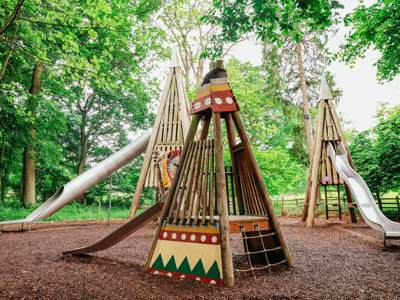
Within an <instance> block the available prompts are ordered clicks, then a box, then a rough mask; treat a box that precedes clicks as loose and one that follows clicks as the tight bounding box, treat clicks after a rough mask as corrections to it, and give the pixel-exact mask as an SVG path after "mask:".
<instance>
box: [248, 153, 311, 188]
mask: <svg viewBox="0 0 400 300" xmlns="http://www.w3.org/2000/svg"><path fill="white" fill-rule="evenodd" d="M255 156H256V160H257V162H258V165H259V167H260V170H261V174H262V176H263V178H264V181H265V183H266V185H267V188H268V192H269V193H270V194H271V195H281V194H286V193H293V192H300V191H303V190H304V189H305V182H306V168H305V167H304V166H302V165H300V164H299V163H297V162H296V161H295V160H294V159H293V158H291V157H290V155H289V154H288V153H285V152H282V151H278V150H272V151H256V152H255Z"/></svg>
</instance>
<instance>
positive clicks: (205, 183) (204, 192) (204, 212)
mask: <svg viewBox="0 0 400 300" xmlns="http://www.w3.org/2000/svg"><path fill="white" fill-rule="evenodd" d="M206 146H207V154H206V162H205V170H204V180H203V184H202V189H201V199H202V218H201V223H202V224H205V222H206V217H207V215H210V212H209V210H208V209H207V208H208V207H207V195H208V193H207V188H208V174H209V171H210V155H211V141H210V140H207V141H206Z"/></svg>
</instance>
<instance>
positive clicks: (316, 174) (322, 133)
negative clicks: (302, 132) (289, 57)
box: [302, 75, 357, 228]
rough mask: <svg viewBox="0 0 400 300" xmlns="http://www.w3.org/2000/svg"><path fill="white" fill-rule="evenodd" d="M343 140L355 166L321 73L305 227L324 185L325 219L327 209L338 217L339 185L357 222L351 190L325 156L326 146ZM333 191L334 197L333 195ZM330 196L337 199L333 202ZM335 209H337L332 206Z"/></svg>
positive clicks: (305, 211)
mask: <svg viewBox="0 0 400 300" xmlns="http://www.w3.org/2000/svg"><path fill="white" fill-rule="evenodd" d="M339 143H343V146H344V147H345V148H346V149H347V153H348V160H349V163H350V165H351V166H352V167H353V168H354V164H353V160H352V158H351V155H350V152H349V151H348V147H347V144H346V140H345V138H344V134H343V131H342V128H341V126H340V122H339V118H338V116H337V114H336V111H335V107H334V105H333V103H332V95H331V93H330V91H329V88H328V84H327V83H326V79H325V76H324V75H323V76H322V79H321V86H320V94H319V103H318V117H317V128H316V133H315V140H314V151H313V160H312V162H311V163H310V167H309V170H308V176H307V190H306V197H305V201H304V207H303V212H302V220H303V221H306V225H307V227H309V228H311V227H313V226H314V219H315V214H316V210H317V204H318V203H317V200H318V199H322V197H321V187H322V188H323V195H324V203H323V204H324V205H325V212H326V216H327V218H328V217H329V212H330V211H333V210H334V211H336V212H338V214H339V217H340V218H341V213H342V209H341V199H340V194H341V193H340V186H344V190H345V193H346V200H347V207H348V208H349V212H350V216H351V221H352V222H353V223H356V222H357V218H356V214H355V211H354V205H353V201H352V197H351V192H350V189H349V187H348V183H347V182H346V181H344V180H343V178H342V177H341V176H340V175H339V174H338V172H337V170H336V169H335V168H334V166H333V164H332V161H331V158H330V157H329V156H328V153H327V151H328V146H329V145H330V144H333V145H336V144H339ZM332 193H333V197H332ZM332 199H334V200H336V202H335V203H332ZM332 208H336V209H332Z"/></svg>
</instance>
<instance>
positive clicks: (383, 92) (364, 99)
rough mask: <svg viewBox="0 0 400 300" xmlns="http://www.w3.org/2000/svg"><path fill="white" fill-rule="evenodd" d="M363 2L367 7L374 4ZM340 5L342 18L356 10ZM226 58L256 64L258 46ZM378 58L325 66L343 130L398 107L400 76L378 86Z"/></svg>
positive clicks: (333, 45)
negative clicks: (337, 96)
mask: <svg viewBox="0 0 400 300" xmlns="http://www.w3.org/2000/svg"><path fill="white" fill-rule="evenodd" d="M364 2H365V3H366V4H367V5H370V4H372V3H374V2H375V1H372V0H365V1H364ZM341 3H342V4H343V5H344V8H343V9H342V10H341V11H340V14H341V16H342V17H344V16H345V15H346V14H348V13H350V12H351V11H352V10H353V9H354V8H355V7H357V4H358V0H342V1H341ZM346 33H348V29H347V28H345V27H344V25H343V24H340V25H338V32H337V33H336V34H335V35H332V36H331V37H330V39H329V42H328V45H327V46H328V48H329V50H331V51H332V52H335V51H337V50H338V48H339V46H340V45H341V44H342V43H343V42H344V40H345V35H346ZM228 57H235V58H237V59H239V60H240V61H242V62H251V63H252V64H253V65H260V64H261V57H262V56H261V47H260V46H259V45H257V43H256V42H255V41H254V40H253V41H252V40H249V41H244V42H242V43H241V44H239V45H237V46H235V47H234V48H232V50H231V51H230V54H229V55H228ZM378 58H379V54H378V53H377V52H376V51H374V50H369V51H367V53H366V55H365V57H364V58H362V59H358V60H357V62H356V63H355V64H354V65H353V66H349V65H346V64H345V63H343V62H340V61H335V62H333V63H331V65H329V66H328V67H327V69H328V70H329V71H330V72H331V73H332V74H333V75H334V78H335V81H336V84H337V86H338V87H339V88H340V89H342V91H343V95H342V98H341V100H340V102H339V105H338V107H337V111H338V113H339V114H340V115H341V116H342V117H343V118H344V120H345V123H344V124H342V126H344V127H345V128H346V129H355V130H357V131H363V130H367V129H369V128H372V127H373V126H374V125H375V115H376V112H377V108H378V106H379V103H380V102H387V103H389V104H390V105H395V104H400V76H397V77H396V78H395V79H394V80H392V81H390V82H387V83H379V82H378V80H377V78H376V68H375V66H374V63H375V62H376V60H377V59H378ZM168 65H169V63H168V62H166V63H164V64H162V65H160V68H159V70H158V72H157V73H158V74H166V73H167V70H168ZM206 65H208V64H206ZM163 71H164V72H163ZM164 78H165V77H164ZM163 86H164V82H163V80H161V88H163Z"/></svg>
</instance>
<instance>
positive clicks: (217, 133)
mask: <svg viewBox="0 0 400 300" xmlns="http://www.w3.org/2000/svg"><path fill="white" fill-rule="evenodd" d="M213 121H214V123H213V125H214V142H215V165H216V166H215V171H216V179H217V187H218V189H217V202H218V207H219V212H220V230H221V251H222V262H223V265H222V269H223V270H222V271H223V277H224V283H225V285H226V286H228V287H233V285H234V274H233V260H232V249H231V244H230V240H229V213H228V198H227V194H226V181H225V165H224V146H223V140H222V132H221V115H220V113H215V112H213Z"/></svg>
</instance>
